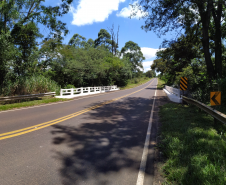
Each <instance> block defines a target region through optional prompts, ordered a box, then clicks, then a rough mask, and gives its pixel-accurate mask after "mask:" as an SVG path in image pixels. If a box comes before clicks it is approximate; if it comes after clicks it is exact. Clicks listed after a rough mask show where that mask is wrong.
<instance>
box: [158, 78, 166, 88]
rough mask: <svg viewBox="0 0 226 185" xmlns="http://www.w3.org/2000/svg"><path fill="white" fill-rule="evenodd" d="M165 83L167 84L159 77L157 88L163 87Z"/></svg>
mask: <svg viewBox="0 0 226 185" xmlns="http://www.w3.org/2000/svg"><path fill="white" fill-rule="evenodd" d="M164 85H165V82H164V81H163V80H161V79H159V78H158V85H157V89H163V87H164Z"/></svg>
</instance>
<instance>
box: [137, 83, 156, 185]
mask: <svg viewBox="0 0 226 185" xmlns="http://www.w3.org/2000/svg"><path fill="white" fill-rule="evenodd" d="M157 82H158V79H157ZM155 97H156V90H155V96H154V101H153V104H152V109H151V115H150V119H149V124H148V130H147V135H146V139H145V143H144V150H143V154H142V158H141V163H140V169H139V173H138V177H137V183H136V185H143V184H144V176H145V170H146V163H147V156H148V148H149V142H150V137H151V127H152V119H153V111H154V106H155Z"/></svg>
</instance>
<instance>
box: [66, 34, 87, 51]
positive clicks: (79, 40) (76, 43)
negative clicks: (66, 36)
mask: <svg viewBox="0 0 226 185" xmlns="http://www.w3.org/2000/svg"><path fill="white" fill-rule="evenodd" d="M85 44H86V38H85V37H83V36H81V35H79V34H77V33H76V34H74V35H73V36H72V38H71V39H70V41H69V42H68V45H70V46H73V47H75V48H82V47H85Z"/></svg>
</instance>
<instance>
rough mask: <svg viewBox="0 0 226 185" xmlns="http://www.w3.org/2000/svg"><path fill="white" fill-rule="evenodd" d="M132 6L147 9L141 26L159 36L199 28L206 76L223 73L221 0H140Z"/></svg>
mask: <svg viewBox="0 0 226 185" xmlns="http://www.w3.org/2000/svg"><path fill="white" fill-rule="evenodd" d="M134 7H139V9H142V10H143V11H144V12H148V14H146V15H145V16H146V17H144V18H146V21H145V26H142V28H143V29H145V30H146V31H150V30H154V31H156V32H158V34H159V35H161V34H164V33H166V32H168V31H171V30H174V29H178V28H182V29H185V32H186V33H189V32H190V31H191V30H194V29H195V30H196V31H199V30H201V41H202V48H203V52H204V56H205V62H206V67H207V71H208V76H209V78H210V79H215V78H217V76H219V77H221V76H222V43H221V39H222V29H221V27H222V26H223V24H222V22H221V20H222V19H224V18H225V16H226V15H225V13H224V12H225V8H226V4H225V1H224V0H181V1H175V0H162V1H155V0H148V1H147V0H141V1H140V3H139V5H135V6H134ZM135 14H136V13H135ZM224 24H225V23H224ZM210 31H212V33H213V43H214V51H215V64H214V60H212V59H211V57H212V56H211V53H210V39H211V38H210Z"/></svg>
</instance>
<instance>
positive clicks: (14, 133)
mask: <svg viewBox="0 0 226 185" xmlns="http://www.w3.org/2000/svg"><path fill="white" fill-rule="evenodd" d="M153 82H154V80H153V81H152V82H151V83H150V84H148V85H147V86H145V87H144V88H142V89H140V90H138V91H135V92H132V93H130V94H127V95H124V96H121V97H119V98H115V99H113V100H109V101H106V102H104V103H101V104H98V105H95V106H93V107H90V108H86V109H83V110H81V111H78V112H75V113H73V114H70V115H67V116H64V117H61V118H58V119H55V120H51V121H48V122H44V123H41V124H38V125H34V126H30V127H26V128H23V129H19V130H15V131H11V132H6V133H3V134H0V140H3V139H7V138H12V137H16V136H19V135H23V134H26V133H29V132H33V131H36V130H40V129H42V128H45V127H48V126H51V125H54V124H57V123H60V122H62V121H65V120H68V119H71V118H74V117H76V116H79V115H81V114H84V113H86V112H89V111H91V110H94V109H96V108H98V107H102V106H104V105H106V104H109V103H112V102H114V101H117V100H119V99H122V98H124V97H127V96H129V95H132V94H135V93H137V92H139V91H141V90H143V89H145V88H147V87H148V86H150V85H151V84H152V83H153Z"/></svg>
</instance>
